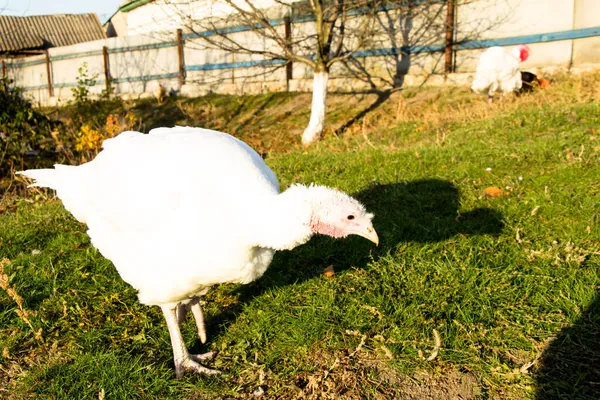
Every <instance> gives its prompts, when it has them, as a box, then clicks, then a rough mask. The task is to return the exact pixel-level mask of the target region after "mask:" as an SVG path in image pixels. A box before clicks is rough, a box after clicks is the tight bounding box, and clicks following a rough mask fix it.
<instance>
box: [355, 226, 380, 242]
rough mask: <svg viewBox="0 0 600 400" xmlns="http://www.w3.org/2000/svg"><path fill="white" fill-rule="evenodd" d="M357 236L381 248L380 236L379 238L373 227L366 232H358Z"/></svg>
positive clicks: (369, 227)
mask: <svg viewBox="0 0 600 400" xmlns="http://www.w3.org/2000/svg"><path fill="white" fill-rule="evenodd" d="M357 235H359V236H362V237H364V238H365V239H368V240H370V241H371V242H373V243H375V245H376V246H379V236H377V232H375V229H374V228H373V226H372V225H369V226H368V227H367V229H365V230H364V231H361V232H357Z"/></svg>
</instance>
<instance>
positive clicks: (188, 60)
mask: <svg viewBox="0 0 600 400" xmlns="http://www.w3.org/2000/svg"><path fill="white" fill-rule="evenodd" d="M207 1H208V2H209V3H211V4H212V0H210V1H209V0H207ZM264 1H265V2H267V1H271V0H264ZM599 2H600V0H499V1H493V0H480V1H477V2H470V3H468V4H466V5H461V6H459V7H458V9H457V12H456V21H457V25H456V43H457V45H456V49H457V50H456V51H455V53H454V54H455V67H456V72H457V73H456V74H454V75H451V76H449V77H448V78H447V79H444V76H443V75H442V73H443V68H444V60H443V52H442V51H443V48H444V40H445V39H444V38H445V20H446V6H445V3H443V2H431V3H424V4H423V5H421V6H418V7H414V8H413V9H402V10H397V9H396V10H390V11H387V12H382V13H380V14H379V20H378V22H377V23H378V26H379V29H378V31H377V32H376V33H375V34H374V35H373V37H372V40H371V42H370V43H369V44H368V46H366V48H362V49H361V50H360V51H359V52H358V53H356V57H355V59H354V60H352V62H349V63H346V64H342V63H338V64H335V65H334V66H333V67H332V69H331V79H330V88H332V89H334V90H363V89H369V88H373V87H379V88H385V87H391V86H393V85H396V86H399V85H402V84H404V85H419V84H422V83H424V82H427V83H434V84H436V83H443V82H455V83H460V84H467V83H468V81H469V80H470V77H471V74H472V73H473V71H474V70H475V67H476V64H477V60H478V57H479V55H480V54H481V52H482V51H483V50H482V49H481V48H485V47H488V46H490V45H502V46H509V47H510V46H514V45H517V44H519V43H528V44H529V46H530V47H531V55H530V58H529V59H528V60H527V61H526V62H525V63H523V69H525V70H529V71H533V72H538V71H540V70H541V71H544V70H553V69H557V68H560V69H567V68H587V67H589V66H594V65H597V66H599V67H600V12H599V11H598V6H599V4H598V3H599ZM151 4H152V3H151ZM151 4H149V5H147V6H143V7H140V9H146V10H155V9H151V8H148V7H150V5H151ZM153 7H156V5H154V6H153ZM136 10H137V9H136ZM197 10H198V9H196V11H197ZM134 11H135V10H134ZM155 11H156V10H155ZM132 12H133V11H132ZM152 12H154V11H152ZM130 22H131V21H128V23H130ZM171 22H172V21H171ZM142 25H143V24H141V23H140V25H138V26H142ZM173 27H176V25H173ZM276 29H278V30H283V29H284V27H283V26H281V25H280V26H278V27H277V28H276ZM312 31H314V23H312V22H304V23H294V24H293V25H292V32H293V36H294V37H302V36H303V35H306V34H307V33H310V32H312ZM582 36H587V37H582ZM230 37H231V38H232V39H234V40H235V41H237V42H239V43H242V44H244V45H246V46H251V47H259V48H272V47H274V46H275V45H274V43H272V42H268V41H265V40H264V39H263V38H260V37H258V36H257V35H255V34H253V33H252V32H250V31H244V32H237V33H232V34H230ZM573 37H576V39H572V38H573ZM486 40H488V41H486ZM103 47H106V48H107V49H108V53H109V55H108V64H109V77H110V80H111V82H112V87H113V88H114V92H115V94H116V95H119V96H122V97H125V98H137V97H142V96H151V95H152V94H153V93H154V92H155V90H156V88H157V86H158V85H159V84H160V85H162V86H164V87H165V88H166V90H167V92H169V91H171V92H174V93H180V94H183V95H199V94H203V93H207V92H211V91H212V92H220V93H236V94H241V93H256V92H264V91H280V90H286V89H287V88H289V90H311V89H312V82H311V78H312V71H311V70H310V68H307V67H306V66H304V65H302V64H299V63H295V64H294V66H293V79H292V80H291V81H286V74H285V70H284V69H283V68H279V69H278V70H275V71H274V66H272V65H271V66H269V65H267V66H265V65H262V64H260V61H262V60H261V56H258V55H252V56H251V55H246V54H239V53H233V54H232V53H228V52H225V51H222V50H214V49H209V48H207V47H206V43H205V42H204V41H202V40H201V39H199V38H194V36H193V35H191V34H184V50H183V62H184V64H185V84H184V85H183V86H180V80H179V55H178V47H177V36H176V32H175V31H174V30H170V31H163V32H152V33H147V34H143V35H135V36H124V37H114V38H110V39H105V40H100V41H95V42H88V43H81V44H78V45H74V46H68V47H61V48H53V49H50V50H49V55H50V60H51V61H50V66H49V67H50V72H51V80H52V86H53V96H50V91H49V90H48V76H47V73H46V71H47V66H46V57H45V56H43V55H42V56H35V57H28V58H25V59H15V60H8V61H7V67H8V68H7V70H6V74H7V76H8V77H10V78H12V79H14V81H15V85H18V86H20V87H23V88H24V89H25V90H26V93H27V94H28V95H29V96H31V97H32V98H33V99H34V100H35V101H37V102H39V103H41V104H55V103H58V102H64V101H68V100H70V99H71V98H72V89H73V87H74V86H76V84H77V77H78V75H79V73H78V69H79V68H80V67H81V66H82V65H83V63H86V64H87V67H88V70H89V74H90V75H97V79H96V85H95V86H93V87H92V88H91V92H92V93H93V94H95V95H99V94H100V93H101V92H102V90H104V89H105V88H106V80H105V70H104V57H103V52H102V49H103ZM398 49H402V51H398ZM307 51H309V50H307ZM307 55H308V54H307ZM252 63H254V64H252ZM356 78H360V79H356Z"/></svg>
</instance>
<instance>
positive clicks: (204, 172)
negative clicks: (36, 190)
mask: <svg viewBox="0 0 600 400" xmlns="http://www.w3.org/2000/svg"><path fill="white" fill-rule="evenodd" d="M20 173H21V174H23V175H25V176H27V177H29V178H31V179H33V180H34V181H35V183H34V184H33V185H34V186H43V187H49V188H52V189H55V190H56V193H57V195H58V197H59V198H60V199H61V200H62V202H63V204H64V206H65V208H66V209H67V210H69V211H70V212H71V213H72V214H73V216H74V217H75V218H77V219H78V220H79V221H80V222H83V223H85V224H87V226H88V232H87V233H88V235H89V236H90V238H91V241H92V244H93V245H94V246H95V247H96V248H97V249H98V250H99V251H100V252H101V253H102V255H103V256H105V257H106V258H108V259H109V260H111V261H112V262H113V264H114V265H115V267H116V269H117V271H118V272H119V275H121V277H122V278H123V279H124V280H125V281H126V282H127V283H129V284H130V285H131V286H133V287H134V288H135V289H137V290H138V297H139V300H140V301H141V302H142V303H144V304H147V305H158V306H160V307H161V309H162V311H163V314H164V316H165V319H166V322H167V326H168V328H169V334H170V337H171V344H172V347H173V360H174V363H175V370H176V375H177V377H181V376H182V374H183V371H184V370H185V369H191V370H195V371H196V372H199V373H203V374H215V373H218V371H216V370H212V369H209V368H206V367H204V366H203V365H201V364H200V362H201V361H203V360H206V359H209V358H212V357H213V356H214V355H215V353H214V352H211V353H205V354H189V352H188V350H187V348H186V346H185V342H184V340H183V337H182V335H181V331H180V329H179V324H180V323H181V322H182V321H183V319H184V318H185V315H186V314H187V312H188V311H192V313H193V315H194V318H195V320H196V325H197V328H198V335H199V337H200V340H201V341H202V343H204V342H206V329H205V325H204V316H203V313H202V309H201V307H200V302H199V297H200V296H202V295H203V294H205V293H206V292H207V290H208V289H209V288H210V287H211V286H213V285H215V284H219V283H223V282H234V283H249V282H252V281H254V280H255V279H258V278H259V277H260V276H262V275H263V274H264V273H265V271H266V269H267V267H268V266H269V264H270V263H271V260H272V258H273V254H274V253H275V251H276V250H290V249H293V248H294V247H296V246H299V245H301V244H303V243H306V242H307V241H308V240H309V239H310V238H311V236H312V235H313V234H316V233H318V234H325V235H329V236H332V237H336V238H341V237H345V236H348V235H350V234H354V235H360V236H363V237H365V238H366V239H368V240H371V241H373V242H374V243H376V244H377V243H379V238H378V236H377V233H376V232H375V230H374V229H373V225H372V221H371V220H372V218H373V214H370V213H367V211H366V209H365V207H364V206H363V205H362V204H360V203H359V202H358V201H357V200H355V199H353V198H352V197H350V196H348V195H346V194H345V193H342V192H340V191H339V190H334V189H331V188H326V187H323V186H314V185H311V186H304V185H292V186H291V187H290V188H288V189H287V190H286V191H285V192H283V193H280V188H279V182H278V181H277V178H276V176H275V174H274V173H273V172H272V171H271V170H270V169H269V167H267V165H266V164H265V163H264V161H263V160H262V159H261V157H260V156H259V155H258V154H257V153H256V152H255V151H254V150H252V149H251V148H250V147H249V146H248V145H246V144H245V143H244V142H242V141H240V140H238V139H236V138H234V137H232V136H230V135H228V134H225V133H221V132H216V131H211V130H206V129H199V128H183V127H176V128H170V129H168V128H159V129H154V130H152V131H150V133H149V134H147V135H146V134H142V133H139V132H124V133H122V134H120V135H119V136H117V137H115V138H113V139H108V140H106V141H105V142H104V144H103V150H102V151H101V152H100V153H99V154H98V156H96V158H95V159H94V160H92V161H90V162H88V163H85V164H82V165H79V166H66V165H55V168H54V169H40V170H27V171H22V172H20Z"/></svg>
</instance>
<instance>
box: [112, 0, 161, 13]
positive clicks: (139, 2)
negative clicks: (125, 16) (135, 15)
mask: <svg viewBox="0 0 600 400" xmlns="http://www.w3.org/2000/svg"><path fill="white" fill-rule="evenodd" d="M153 1H154V0H133V1H126V2H125V3H123V4H122V5H121V6H120V7H119V11H121V12H129V11H131V10H133V9H136V8H138V7H141V6H143V5H145V4H148V3H152V2H153Z"/></svg>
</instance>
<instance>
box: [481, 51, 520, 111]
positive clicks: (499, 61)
mask: <svg viewBox="0 0 600 400" xmlns="http://www.w3.org/2000/svg"><path fill="white" fill-rule="evenodd" d="M528 57H529V47H528V46H526V45H524V44H522V45H520V46H519V47H517V48H515V49H513V50H512V51H508V50H506V49H504V48H503V47H490V48H489V49H487V50H486V51H484V52H483V54H481V57H480V58H479V64H477V71H476V73H475V79H474V80H473V84H472V85H471V89H472V90H473V91H474V92H475V93H480V94H487V95H488V101H489V102H490V103H491V102H492V101H493V98H494V93H495V92H496V91H501V92H502V93H504V94H506V93H512V92H514V91H515V90H519V89H521V86H523V81H522V80H521V70H520V63H522V62H523V61H525V60H527V58H528Z"/></svg>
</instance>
